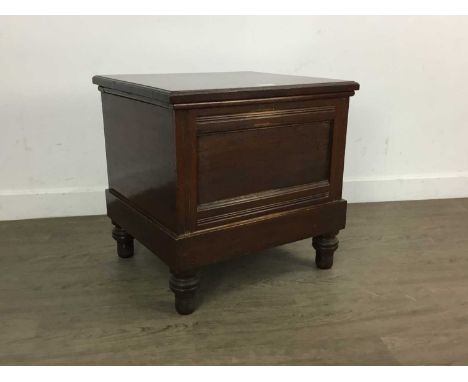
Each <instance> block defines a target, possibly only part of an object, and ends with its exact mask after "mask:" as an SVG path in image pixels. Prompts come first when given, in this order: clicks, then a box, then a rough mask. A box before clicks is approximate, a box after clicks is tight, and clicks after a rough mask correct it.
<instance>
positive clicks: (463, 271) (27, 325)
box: [0, 199, 468, 365]
mask: <svg viewBox="0 0 468 382" xmlns="http://www.w3.org/2000/svg"><path fill="white" fill-rule="evenodd" d="M111 227H112V226H111V223H110V221H109V219H108V218H107V217H104V216H96V217H79V218H62V219H42V220H29V221H27V220H25V221H15V222H0V248H2V252H1V254H2V255H1V256H0V268H1V270H2V272H1V276H0V344H1V345H0V364H2V365H83V364H86V365H116V364H117V365H118V364H125V365H127V364H128V365H137V364H153V365H173V364H176V365H187V364H193V365H200V364H203V365H218V364H221V365H265V364H268V365H271V364H273V365H278V364H305V365H394V364H402V365H421V364H422V365H451V364H461V365H467V364H468V347H467V346H466V343H467V342H468V319H467V315H466V311H467V310H466V309H467V306H468V281H467V280H468V256H467V253H468V252H467V248H468V235H467V232H468V199H454V200H435V201H418V202H396V203H372V204H351V205H349V206H348V222H347V229H346V230H344V231H342V232H341V233H340V248H339V249H338V251H337V253H336V255H335V266H334V268H333V269H332V270H329V271H326V272H323V271H319V270H317V269H315V267H314V265H313V263H314V257H313V251H312V248H311V240H304V241H299V242H296V243H292V244H288V245H284V246H281V247H277V248H272V249H269V250H265V251H262V252H258V253H257V254H255V255H253V256H250V257H242V258H238V259H235V260H232V261H230V262H229V263H221V264H217V265H213V266H211V267H209V268H207V269H206V270H205V272H204V275H203V276H204V277H203V279H202V285H201V291H202V293H201V298H202V299H203V301H202V302H203V309H199V310H197V311H196V312H195V313H193V314H192V315H191V316H177V315H175V314H174V311H173V303H174V301H173V296H172V293H170V292H169V290H168V287H167V279H168V272H167V268H166V266H165V265H164V264H163V263H162V262H161V261H160V260H159V259H158V258H157V257H156V256H153V255H152V254H151V253H149V251H148V250H147V249H146V248H144V247H142V246H141V245H140V244H139V243H137V242H136V243H135V256H134V257H133V258H131V259H119V258H118V257H117V256H116V254H115V243H114V241H113V239H112V238H111V236H110V235H109V231H110V229H111ZM259 270H261V272H259Z"/></svg>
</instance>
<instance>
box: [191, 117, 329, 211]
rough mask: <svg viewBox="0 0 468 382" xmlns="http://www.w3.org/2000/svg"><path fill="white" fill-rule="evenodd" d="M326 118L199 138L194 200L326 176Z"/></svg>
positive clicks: (209, 200)
mask: <svg viewBox="0 0 468 382" xmlns="http://www.w3.org/2000/svg"><path fill="white" fill-rule="evenodd" d="M330 131H331V124H330V122H329V121H324V122H311V123H305V124H300V125H281V126H275V127H266V128H251V129H239V130H232V131H226V132H221V133H211V134H203V135H200V136H199V137H198V203H199V204H205V203H210V202H214V201H217V200H222V199H230V198H234V197H239V196H242V195H249V194H254V193H259V192H265V191H268V190H275V189H282V188H286V187H292V186H298V185H304V184H310V183H314V182H319V181H324V180H327V179H328V177H329V170H330Z"/></svg>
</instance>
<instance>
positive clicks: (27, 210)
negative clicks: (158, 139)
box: [0, 173, 468, 220]
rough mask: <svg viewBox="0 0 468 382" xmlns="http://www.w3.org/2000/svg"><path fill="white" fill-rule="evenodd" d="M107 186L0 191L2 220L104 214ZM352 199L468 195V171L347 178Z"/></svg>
mask: <svg viewBox="0 0 468 382" xmlns="http://www.w3.org/2000/svg"><path fill="white" fill-rule="evenodd" d="M104 189H105V187H104V186H102V187H93V188H58V189H47V190H43V189H42V190H10V191H0V220H21V219H35V218H47V217H64V216H86V215H104V214H105V213H106V202H105V195H104ZM343 197H344V198H345V199H347V200H348V202H349V203H362V202H383V201H398V200H424V199H451V198H465V197H468V173H457V174H441V175H431V176H416V175H415V176H405V177H398V178H397V177H372V178H348V179H346V178H345V179H344V184H343Z"/></svg>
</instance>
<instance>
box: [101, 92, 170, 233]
mask: <svg viewBox="0 0 468 382" xmlns="http://www.w3.org/2000/svg"><path fill="white" fill-rule="evenodd" d="M102 104H103V115H104V129H105V138H106V155H107V169H108V175H109V188H110V189H114V190H116V191H117V192H118V193H119V194H121V195H123V196H124V197H125V198H126V199H127V200H128V201H129V203H130V204H131V205H132V206H133V207H134V208H136V209H138V210H140V211H142V212H143V213H145V214H146V215H147V216H150V217H152V218H154V219H156V220H157V221H159V222H160V223H162V224H164V225H165V226H167V227H169V228H171V229H172V230H176V226H177V224H176V158H175V132H174V128H173V126H172V111H171V110H170V109H166V108H162V107H159V106H157V105H153V104H148V103H144V102H140V101H137V100H131V99H127V98H123V97H120V96H116V95H111V94H106V93H102Z"/></svg>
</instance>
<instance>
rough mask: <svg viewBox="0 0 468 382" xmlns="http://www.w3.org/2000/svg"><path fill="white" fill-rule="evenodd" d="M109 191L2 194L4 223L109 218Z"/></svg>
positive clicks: (1, 212) (84, 189)
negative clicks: (100, 216)
mask: <svg viewBox="0 0 468 382" xmlns="http://www.w3.org/2000/svg"><path fill="white" fill-rule="evenodd" d="M104 190H105V187H96V188H58V189H47V190H15V191H9V192H7V191H0V220H21V219H35V218H48V217H63V216H86V215H103V214H106V197H105V194H104Z"/></svg>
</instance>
